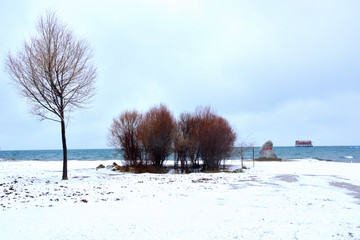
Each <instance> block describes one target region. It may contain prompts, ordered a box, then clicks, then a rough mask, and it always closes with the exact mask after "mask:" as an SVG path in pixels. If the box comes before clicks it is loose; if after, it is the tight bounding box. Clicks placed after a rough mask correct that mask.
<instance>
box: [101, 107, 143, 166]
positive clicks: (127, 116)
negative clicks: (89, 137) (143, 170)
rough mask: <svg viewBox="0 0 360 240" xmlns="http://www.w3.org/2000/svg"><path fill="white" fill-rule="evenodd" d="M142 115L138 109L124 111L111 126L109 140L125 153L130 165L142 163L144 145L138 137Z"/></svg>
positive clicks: (119, 151)
mask: <svg viewBox="0 0 360 240" xmlns="http://www.w3.org/2000/svg"><path fill="white" fill-rule="evenodd" d="M141 121H142V115H141V114H140V113H139V112H138V111H136V110H133V111H124V112H123V113H122V114H120V115H119V117H118V118H114V120H113V124H112V125H111V127H110V130H109V135H108V141H109V144H110V145H111V146H113V147H114V148H115V149H116V151H117V152H118V153H123V154H124V160H125V162H126V163H127V165H128V166H131V167H137V166H138V165H142V157H141V155H142V147H141V145H140V141H139V139H138V126H139V124H140V122H141Z"/></svg>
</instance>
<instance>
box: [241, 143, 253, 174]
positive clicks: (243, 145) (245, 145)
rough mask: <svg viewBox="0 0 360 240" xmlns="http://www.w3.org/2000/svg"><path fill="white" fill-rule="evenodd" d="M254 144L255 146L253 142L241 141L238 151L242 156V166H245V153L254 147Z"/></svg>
mask: <svg viewBox="0 0 360 240" xmlns="http://www.w3.org/2000/svg"><path fill="white" fill-rule="evenodd" d="M253 146H254V144H253V143H248V142H245V141H243V140H242V141H240V143H239V147H238V149H237V152H238V153H239V154H240V156H241V168H243V167H244V155H245V153H246V152H248V151H250V150H251V149H252V148H253Z"/></svg>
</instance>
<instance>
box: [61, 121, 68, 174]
mask: <svg viewBox="0 0 360 240" xmlns="http://www.w3.org/2000/svg"><path fill="white" fill-rule="evenodd" d="M61 138H62V146H63V175H62V180H68V175H67V146H66V136H65V121H64V119H61Z"/></svg>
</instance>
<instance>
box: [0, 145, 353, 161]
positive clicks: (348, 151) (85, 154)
mask: <svg viewBox="0 0 360 240" xmlns="http://www.w3.org/2000/svg"><path fill="white" fill-rule="evenodd" d="M254 152H255V158H258V155H259V147H255V148H254ZM274 152H275V153H276V154H277V155H278V157H279V158H282V159H318V160H325V161H335V162H357V163H360V147H358V146H356V147H355V146H332V147H310V148H301V147H300V148H299V147H274ZM252 157H253V150H252V148H251V149H249V150H248V151H247V152H245V154H244V158H245V159H252ZM173 158H174V157H173V156H170V157H169V159H170V160H172V159H173ZM231 158H232V159H240V158H241V155H240V151H239V148H235V151H234V152H233V156H232V157H231ZM0 159H14V160H39V161H61V160H62V150H29V151H4V150H2V151H0ZM68 159H69V160H80V161H81V160H87V161H91V160H115V159H120V160H121V159H122V156H121V155H116V152H115V151H114V150H113V149H79V150H75V149H73V150H68Z"/></svg>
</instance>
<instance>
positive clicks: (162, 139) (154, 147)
mask: <svg viewBox="0 0 360 240" xmlns="http://www.w3.org/2000/svg"><path fill="white" fill-rule="evenodd" d="M138 130H139V140H140V142H141V144H142V146H143V148H144V151H145V154H146V159H147V160H149V161H150V163H151V164H152V165H153V166H155V167H162V166H163V163H164V162H165V160H166V158H167V157H168V156H169V155H170V153H171V152H172V143H173V133H174V130H175V118H174V117H173V115H172V114H171V112H170V111H169V110H168V108H167V107H166V106H165V105H163V104H160V106H158V107H153V108H151V109H150V110H149V111H148V112H147V113H146V114H145V116H144V118H143V119H142V121H141V123H140V125H139V129H138Z"/></svg>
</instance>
